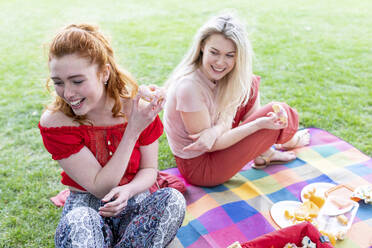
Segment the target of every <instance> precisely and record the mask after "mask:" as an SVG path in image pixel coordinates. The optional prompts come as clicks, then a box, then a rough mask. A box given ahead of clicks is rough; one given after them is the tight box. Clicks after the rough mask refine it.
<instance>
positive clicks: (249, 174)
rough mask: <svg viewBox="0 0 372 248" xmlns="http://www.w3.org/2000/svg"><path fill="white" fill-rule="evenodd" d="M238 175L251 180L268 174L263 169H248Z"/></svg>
mask: <svg viewBox="0 0 372 248" xmlns="http://www.w3.org/2000/svg"><path fill="white" fill-rule="evenodd" d="M240 175H242V176H244V177H245V178H247V179H248V180H251V181H252V180H256V179H260V178H263V177H267V176H268V175H269V174H268V173H267V172H265V171H263V170H255V169H248V170H245V171H241V172H240Z"/></svg>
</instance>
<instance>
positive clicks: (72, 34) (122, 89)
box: [47, 24, 138, 124]
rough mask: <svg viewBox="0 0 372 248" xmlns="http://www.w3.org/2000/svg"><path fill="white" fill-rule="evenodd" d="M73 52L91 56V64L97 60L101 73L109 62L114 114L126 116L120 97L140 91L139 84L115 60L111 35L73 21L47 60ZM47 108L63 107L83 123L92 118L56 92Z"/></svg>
mask: <svg viewBox="0 0 372 248" xmlns="http://www.w3.org/2000/svg"><path fill="white" fill-rule="evenodd" d="M74 53H77V54H79V55H80V56H82V57H84V58H87V59H89V60H90V61H91V63H92V64H97V65H98V68H99V70H98V73H101V71H102V69H103V68H104V66H105V65H107V64H109V65H110V77H109V79H108V81H107V84H106V86H105V88H106V93H107V94H108V96H110V97H112V98H113V99H114V100H115V103H114V106H113V108H112V115H113V116H114V117H118V116H124V114H123V113H122V112H121V109H122V102H121V98H133V97H134V96H135V95H136V94H137V91H138V85H137V83H136V81H135V80H134V79H133V78H132V77H131V76H130V74H129V73H128V72H126V71H124V70H123V69H121V68H119V66H118V65H117V64H116V62H115V60H114V51H113V49H112V48H111V46H110V43H109V41H108V39H107V38H106V37H105V36H104V35H103V34H102V33H100V32H99V30H98V27H96V26H92V25H89V24H72V25H68V26H67V27H65V28H64V29H62V30H61V31H60V32H59V33H57V35H56V36H55V37H54V39H53V40H52V42H51V44H50V46H49V55H48V61H50V60H51V59H52V58H55V57H56V58H60V57H62V56H64V55H69V54H74ZM49 81H50V79H49V80H48V82H47V87H48V86H49ZM48 89H49V87H48ZM48 108H49V109H51V110H52V111H61V112H63V113H64V114H65V115H67V116H69V117H71V118H73V119H74V120H75V121H77V122H79V123H80V124H83V123H84V122H86V121H88V122H89V120H87V119H86V117H85V116H78V115H75V113H74V112H73V111H72V109H71V107H70V105H68V104H67V103H66V102H65V100H64V99H63V98H61V97H59V96H56V98H55V100H54V102H53V103H52V104H51V105H49V106H48Z"/></svg>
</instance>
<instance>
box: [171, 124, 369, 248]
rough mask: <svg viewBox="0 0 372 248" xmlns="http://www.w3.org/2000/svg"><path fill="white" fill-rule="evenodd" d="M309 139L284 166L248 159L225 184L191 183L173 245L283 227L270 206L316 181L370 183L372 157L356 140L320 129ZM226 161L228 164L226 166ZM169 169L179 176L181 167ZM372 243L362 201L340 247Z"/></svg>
mask: <svg viewBox="0 0 372 248" xmlns="http://www.w3.org/2000/svg"><path fill="white" fill-rule="evenodd" d="M309 130H310V134H311V143H310V145H309V146H307V147H304V148H300V149H297V150H296V154H297V157H298V158H297V159H296V160H295V161H292V162H290V163H288V164H285V165H275V166H271V167H268V168H266V169H264V170H254V169H251V168H250V164H247V165H246V166H245V167H244V168H243V169H242V170H241V172H239V173H238V174H237V175H235V176H234V177H233V178H232V179H231V180H229V181H228V182H227V183H225V184H222V185H219V186H217V187H213V188H206V187H196V186H192V185H189V184H187V182H186V185H187V191H186V193H185V198H186V201H187V212H186V217H185V220H184V222H183V225H182V227H181V228H180V229H179V231H178V233H177V236H176V239H175V240H174V241H173V243H172V245H171V246H172V247H188V248H203V247H213V248H218V247H227V246H228V245H230V244H232V243H233V242H235V241H239V242H241V243H244V242H246V241H248V240H251V239H254V238H256V237H259V236H261V235H263V234H266V233H269V232H272V231H275V230H276V229H279V227H278V226H277V225H276V223H275V222H274V221H273V220H272V218H271V216H270V208H271V206H272V205H273V204H274V203H276V202H278V201H282V200H295V201H301V200H300V192H301V190H302V188H303V187H304V186H306V185H308V184H311V183H314V182H330V183H335V184H348V185H351V186H353V187H357V186H361V185H366V184H371V183H372V159H371V158H370V157H368V156H367V155H365V154H363V153H362V152H360V151H359V150H357V149H356V148H354V147H353V146H352V145H350V144H348V143H347V142H345V141H343V140H341V139H340V138H338V137H335V136H334V135H332V134H330V133H328V132H326V131H324V130H321V129H317V128H310V129H309ZM226 166H228V165H226ZM165 172H167V173H170V174H173V175H177V176H179V177H180V178H182V176H181V175H180V174H179V171H178V169H177V168H172V169H168V170H166V171H165ZM370 246H372V205H367V204H364V203H360V206H359V209H358V212H357V215H356V217H355V219H354V223H353V225H352V227H351V229H350V230H349V232H348V233H347V236H346V239H345V240H344V241H337V244H336V248H344V247H345V248H346V247H347V248H353V247H362V248H366V247H370Z"/></svg>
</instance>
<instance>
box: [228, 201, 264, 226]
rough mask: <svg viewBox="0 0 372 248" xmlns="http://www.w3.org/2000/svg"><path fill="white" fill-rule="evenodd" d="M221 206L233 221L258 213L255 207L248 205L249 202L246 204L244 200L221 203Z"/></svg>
mask: <svg viewBox="0 0 372 248" xmlns="http://www.w3.org/2000/svg"><path fill="white" fill-rule="evenodd" d="M222 208H223V209H224V210H225V211H226V213H227V214H228V215H229V216H230V218H231V219H232V221H234V223H237V222H239V221H241V220H244V219H247V218H249V217H251V216H252V215H255V214H256V213H258V211H257V210H256V209H254V208H252V207H251V206H249V204H247V202H245V201H238V202H232V203H228V204H225V205H223V206H222Z"/></svg>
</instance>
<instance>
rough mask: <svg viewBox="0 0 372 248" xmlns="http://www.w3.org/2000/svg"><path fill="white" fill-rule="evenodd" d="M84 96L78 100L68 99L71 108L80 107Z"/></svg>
mask: <svg viewBox="0 0 372 248" xmlns="http://www.w3.org/2000/svg"><path fill="white" fill-rule="evenodd" d="M84 100H85V98H83V99H80V100H75V101H69V104H70V106H71V108H72V109H78V108H80V107H81V105H82V104H83V102H84Z"/></svg>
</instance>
